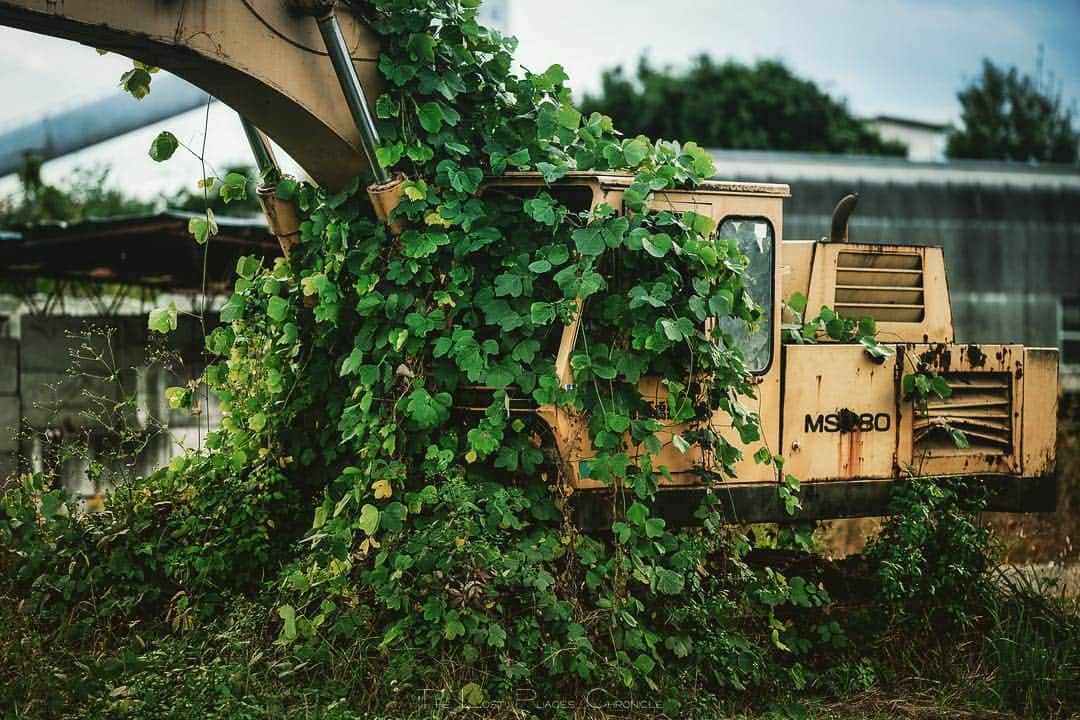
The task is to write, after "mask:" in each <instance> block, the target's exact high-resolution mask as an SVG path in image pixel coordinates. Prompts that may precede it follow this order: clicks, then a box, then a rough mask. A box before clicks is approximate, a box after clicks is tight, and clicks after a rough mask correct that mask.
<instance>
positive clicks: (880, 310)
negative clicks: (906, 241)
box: [834, 252, 925, 322]
mask: <svg viewBox="0 0 1080 720" xmlns="http://www.w3.org/2000/svg"><path fill="white" fill-rule="evenodd" d="M834 304H835V308H834V309H835V310H836V311H837V312H839V313H840V314H841V315H845V316H847V317H855V318H859V317H872V318H874V319H875V320H878V321H884V322H922V319H923V316H924V315H925V308H924V306H923V267H922V256H921V255H918V254H914V253H912V254H897V253H888V254H886V253H870V252H841V253H840V254H839V257H838V258H837V264H836V300H835V303H834Z"/></svg>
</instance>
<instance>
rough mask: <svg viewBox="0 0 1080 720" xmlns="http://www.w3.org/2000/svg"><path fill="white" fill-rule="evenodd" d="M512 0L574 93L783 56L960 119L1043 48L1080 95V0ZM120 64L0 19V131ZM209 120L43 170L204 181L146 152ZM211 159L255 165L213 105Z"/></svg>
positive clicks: (522, 33) (874, 100)
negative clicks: (975, 84)
mask: <svg viewBox="0 0 1080 720" xmlns="http://www.w3.org/2000/svg"><path fill="white" fill-rule="evenodd" d="M507 1H508V7H509V13H508V22H509V30H510V32H511V33H512V34H514V35H516V36H517V37H518V38H519V40H520V46H519V49H518V55H517V58H518V61H519V62H520V63H521V64H522V65H524V66H526V67H529V68H530V69H535V70H543V69H544V68H546V67H547V66H548V65H550V64H551V63H554V62H558V63H561V64H562V65H563V66H564V67H565V68H566V69H567V71H568V73H569V74H570V77H571V84H572V86H573V87H574V89H575V92H576V93H577V94H578V95H579V96H580V94H581V93H582V92H583V91H589V90H595V89H597V88H598V87H599V83H600V75H601V72H602V71H603V70H604V69H605V68H609V67H612V66H614V65H618V64H623V65H627V66H629V67H630V68H632V67H633V66H634V65H636V62H637V58H638V57H640V56H641V55H642V54H643V53H647V54H648V56H649V58H650V59H651V60H652V62H653V63H654V64H655V65H661V66H662V65H672V66H675V67H684V66H686V65H687V64H688V63H689V62H690V59H691V58H692V57H694V56H695V55H697V54H700V53H708V54H709V55H711V56H712V57H714V58H716V59H727V58H734V59H736V60H739V61H743V62H753V61H754V60H757V59H761V58H779V59H782V60H784V61H785V62H786V63H787V64H788V65H789V66H790V67H791V68H793V69H794V70H795V72H797V73H798V74H800V75H802V76H805V77H808V78H810V79H812V80H814V81H815V82H817V83H818V84H819V85H820V86H821V87H823V88H824V89H825V90H827V91H828V92H829V93H831V94H833V95H835V96H839V97H843V98H846V99H847V100H848V103H849V105H850V107H851V108H852V109H853V110H854V111H855V112H856V113H858V114H860V115H864V116H873V115H878V114H888V115H898V116H902V117H909V118H914V119H919V120H926V121H930V122H953V123H956V122H957V121H958V118H959V106H958V104H957V102H956V90H957V89H958V88H959V87H961V86H962V85H963V84H964V83H965V82H966V81H967V80H970V79H971V78H972V77H974V76H975V75H976V74H977V73H978V72H979V69H980V66H981V63H982V58H984V57H988V58H990V59H991V60H993V61H994V62H995V63H997V64H999V65H1016V66H1017V67H1019V68H1020V69H1021V70H1022V71H1025V72H1029V73H1032V74H1034V72H1035V70H1036V58H1037V53H1038V48H1039V46H1040V45H1042V46H1043V47H1044V68H1045V70H1044V73H1048V72H1051V71H1052V72H1053V73H1054V75H1055V77H1056V78H1057V80H1058V81H1059V82H1060V83H1061V86H1062V89H1063V94H1064V96H1065V97H1066V98H1067V99H1070V100H1073V101H1075V100H1076V99H1078V98H1080V43H1078V42H1077V33H1078V31H1080V0H1035V1H1025V2H1021V1H1020V0H1012V1H1010V0H984V1H983V2H975V1H974V0H956V1H955V2H930V1H929V0H828V1H821V0H818V1H809V0H802V1H796V0H755V1H754V2H749V1H748V0H744V1H743V2H727V1H724V2H720V1H717V0H666V1H665V2H662V3H657V2H644V1H643V0H507ZM127 67H130V62H129V61H127V60H125V59H124V58H121V57H118V56H115V55H106V56H103V57H102V56H99V55H98V54H97V53H96V52H95V51H94V50H93V49H92V48H87V47H83V46H80V45H77V44H75V43H70V42H67V41H63V40H57V39H54V38H47V37H42V36H37V35H32V34H30V33H26V32H22V31H18V30H12V29H8V28H0V96H2V97H3V98H4V103H3V104H0V130H2V129H7V128H9V127H11V126H13V125H17V124H19V123H20V122H22V121H29V120H33V119H35V118H36V117H39V116H40V114H41V113H46V112H55V111H56V110H58V109H63V108H66V107H70V106H72V105H78V104H79V103H81V102H85V101H89V100H93V99H96V98H99V97H101V96H102V95H104V94H107V93H111V92H115V91H116V86H117V80H118V78H119V76H120V74H121V73H122V72H123V71H124V70H125V69H126V68H127ZM132 102H135V101H134V100H132ZM203 119H204V113H203V112H201V111H196V112H192V113H188V114H187V115H184V116H180V117H178V118H174V119H172V120H170V121H167V122H165V123H162V124H161V125H159V126H154V127H149V128H145V129H143V130H141V131H138V132H135V133H131V134H129V135H127V136H124V137H122V138H118V139H115V140H112V141H110V142H107V143H103V144H101V145H98V146H96V147H94V148H90V149H88V150H85V151H83V152H80V153H78V154H76V155H72V156H69V157H67V158H63V159H60V160H56V161H53V162H51V163H49V164H48V165H47V166H46V178H47V179H48V180H49V181H51V182H57V181H58V180H61V179H62V178H63V177H64V176H65V175H66V174H67V173H69V172H70V171H71V169H72V168H73V167H76V166H80V165H81V166H89V165H96V164H108V165H111V166H112V175H113V179H114V182H117V183H122V184H123V185H124V186H125V187H127V188H129V189H131V190H134V191H135V192H137V193H138V194H140V195H143V196H154V195H156V194H157V193H159V192H161V191H173V190H175V189H176V188H178V187H179V186H181V185H183V184H185V183H188V184H190V183H193V182H194V181H195V180H196V179H197V178H198V177H199V176H200V170H199V167H198V164H197V163H196V162H195V161H194V160H190V159H179V160H178V159H177V158H180V154H179V153H178V154H177V156H176V158H174V160H173V161H170V162H169V163H166V164H165V165H157V164H155V163H154V162H153V161H151V160H150V159H149V157H147V155H146V149H147V147H148V146H149V144H150V141H151V140H152V139H153V137H154V136H155V135H156V134H157V133H158V132H159V131H160V130H162V129H166V128H167V129H170V130H172V131H173V132H175V133H176V134H177V136H178V137H180V139H181V140H183V141H185V142H188V143H190V144H193V145H196V146H197V145H199V144H200V143H201V140H202V129H203ZM207 156H208V158H209V159H210V161H211V162H212V163H213V164H215V165H218V166H222V165H227V164H230V163H237V162H239V163H249V162H250V155H249V153H248V150H247V146H246V143H245V142H244V139H243V135H242V134H241V132H240V129H239V125H238V123H237V122H236V119H235V115H234V114H232V113H231V112H230V111H229V110H228V108H225V107H221V106H220V105H218V106H215V107H214V108H213V109H212V110H211V112H210V132H209V136H208V139H207ZM11 189H12V181H11V179H10V178H9V179H8V180H6V181H0V194H7V193H9V192H10V191H11Z"/></svg>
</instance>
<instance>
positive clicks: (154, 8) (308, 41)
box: [0, 0, 1058, 525]
mask: <svg viewBox="0 0 1080 720" xmlns="http://www.w3.org/2000/svg"><path fill="white" fill-rule="evenodd" d="M0 23H2V24H6V25H11V26H14V27H19V28H23V29H27V30H31V31H35V32H39V33H43V34H47V35H53V36H58V37H63V38H67V39H71V40H75V41H78V42H81V43H85V44H88V45H92V46H94V47H99V48H105V49H108V50H111V51H116V52H119V53H122V54H125V55H129V56H131V57H135V58H138V59H139V60H141V61H143V62H146V63H151V64H153V65H156V66H159V67H162V68H165V69H167V70H169V71H171V72H173V73H175V74H176V75H179V76H181V77H183V78H185V79H186V80H188V81H190V82H192V83H193V84H195V85H198V86H199V87H201V88H203V89H205V90H206V91H207V92H209V93H211V94H213V95H214V96H215V97H217V98H218V99H219V100H221V101H222V102H224V103H226V104H228V105H229V106H231V107H232V108H233V109H235V110H236V111H237V112H238V113H239V114H240V115H241V116H242V118H243V119H244V120H245V122H246V125H245V128H246V130H247V132H248V138H249V141H250V142H251V145H252V148H253V151H254V153H255V156H256V160H257V162H258V164H259V165H260V168H261V169H262V170H264V171H266V170H268V169H271V168H273V166H274V158H273V154H272V152H271V150H270V145H269V143H268V142H267V139H266V138H267V136H269V137H270V138H273V140H274V141H275V142H276V143H278V144H279V145H280V146H281V147H282V148H283V149H284V150H285V151H287V152H288V153H289V154H290V155H291V156H292V157H293V158H295V159H296V160H297V161H298V162H299V163H300V164H301V165H302V166H303V167H304V168H305V170H306V171H307V172H308V173H309V174H310V176H311V178H313V179H314V180H315V181H316V182H317V183H320V184H322V185H324V186H326V187H330V188H340V187H343V186H345V185H346V184H347V183H348V182H349V181H350V180H351V179H352V178H353V177H355V176H356V175H357V174H358V173H361V172H363V171H365V170H369V171H371V173H372V174H373V175H374V177H375V181H374V183H373V184H372V185H371V186H370V187H369V188H368V193H369V195H370V196H371V198H372V204H373V207H374V209H375V212H376V214H377V215H378V216H379V218H380V219H381V220H384V221H387V220H388V219H389V218H390V216H391V213H392V211H393V208H394V207H395V205H396V202H397V199H398V197H399V195H400V183H401V178H395V177H388V176H387V175H386V172H385V170H383V169H382V168H381V167H379V165H378V164H377V163H375V162H373V159H374V148H375V146H376V145H377V144H378V142H379V138H378V133H377V130H376V127H375V124H374V122H373V119H372V116H371V108H372V107H373V105H372V103H373V101H374V99H375V98H376V97H378V95H379V93H380V89H381V80H380V75H379V72H378V69H377V60H378V38H377V36H376V35H375V34H374V33H372V32H371V31H370V29H368V28H367V27H366V26H365V25H364V23H363V22H362V21H361V20H359V19H358V18H356V17H355V16H353V15H352V14H350V13H349V12H348V10H347V8H338V9H336V10H335V8H334V7H333V4H332V3H330V4H328V3H325V2H319V1H317V0H291V1H290V0H236V1H235V2H233V1H230V2H221V1H220V0H186V1H185V2H178V1H176V0H66V1H64V2H56V1H55V0H0ZM266 176H267V177H272V176H273V175H272V173H271V174H267V175H266ZM631 181H632V177H631V176H628V175H620V174H611V173H603V172H587V171H586V172H570V173H569V174H568V175H566V176H565V177H564V178H562V179H561V180H559V181H557V182H556V183H554V184H548V183H545V181H544V179H543V177H542V176H541V175H540V174H539V173H529V172H522V173H508V174H505V175H502V176H499V177H497V178H491V179H490V180H489V181H488V182H487V183H486V184H485V186H484V187H485V188H488V189H490V188H493V187H503V188H506V187H510V188H514V189H515V191H516V192H519V193H525V194H527V193H528V192H530V191H531V192H539V191H540V190H541V189H544V190H546V191H548V192H551V193H553V194H557V195H558V197H559V198H560V200H561V201H562V202H564V203H565V204H566V205H568V206H572V207H575V208H577V209H581V210H588V209H590V208H593V207H596V206H597V205H599V204H601V203H606V204H608V205H610V206H611V207H612V208H614V209H615V210H616V212H621V211H622V196H623V193H624V192H625V190H626V188H627V187H628V185H629V184H630V182H631ZM789 195H790V192H789V188H788V186H786V185H782V184H766V183H746V182H725V181H708V182H705V183H703V184H701V185H699V186H696V187H693V188H688V189H685V190H675V191H664V192H661V193H658V194H657V196H656V197H655V199H654V203H653V207H654V208H656V209H668V210H671V211H673V212H685V211H691V210H692V211H693V212H695V213H698V214H700V215H705V216H707V217H709V218H711V219H712V220H713V221H714V222H715V224H716V227H717V231H718V232H721V233H728V234H730V236H731V237H735V238H737V239H738V241H739V243H740V249H741V250H742V251H743V252H744V253H745V254H746V255H747V256H748V257H749V258H750V266H749V267H750V272H751V273H753V274H754V276H755V278H756V280H757V282H754V283H752V290H751V292H752V293H753V294H754V295H755V297H754V300H755V301H756V303H757V304H758V305H759V306H760V307H761V308H763V309H764V313H765V314H764V318H763V321H762V322H761V323H760V324H759V326H758V327H757V328H755V329H754V330H753V331H750V330H746V329H743V330H742V331H741V332H736V333H733V334H734V335H735V336H736V339H737V341H738V343H739V344H740V346H741V349H742V351H743V355H744V356H745V358H746V365H747V368H748V370H750V371H751V372H752V373H753V378H754V385H755V388H756V398H755V399H754V403H756V406H755V408H754V410H755V411H756V412H757V413H758V414H759V415H760V418H761V426H762V435H763V438H762V440H763V442H764V443H765V444H766V445H767V447H769V448H771V449H773V451H774V452H776V453H783V455H784V456H785V458H786V465H785V471H786V472H789V473H791V474H793V475H794V476H796V477H798V478H799V479H800V480H801V481H802V497H801V499H802V508H801V509H800V510H799V511H798V515H797V517H801V518H807V519H810V518H838V517H856V516H874V515H881V514H884V513H885V512H886V508H887V505H888V501H889V493H890V489H891V488H892V487H893V485H894V484H895V483H898V482H904V481H905V479H906V478H908V477H910V476H911V475H932V476H962V477H966V478H970V479H971V481H972V483H973V486H976V487H979V488H983V489H985V491H986V493H987V497H988V504H987V507H988V509H991V510H1002V511H1046V510H1052V509H1053V507H1054V503H1055V496H1056V482H1055V475H1054V471H1055V467H1054V466H1055V442H1056V435H1055V423H1054V422H1053V418H1054V417H1055V416H1056V405H1057V396H1058V357H1057V353H1058V351H1057V349H1045V348H1027V347H1024V346H1022V345H1015V344H1006V343H1003V344H996V345H988V344H980V345H973V344H956V343H955V342H954V334H953V324H952V316H951V311H950V300H949V291H948V284H947V281H946V268H945V262H944V256H943V253H942V250H941V249H940V248H935V247H921V246H918V247H917V246H902V245H867V244H855V243H851V242H848V237H847V222H848V217H849V216H850V214H851V211H852V209H853V207H854V199H853V198H847V199H845V200H844V201H842V202H841V204H840V205H839V206H838V207H837V210H836V212H835V215H834V222H833V227H832V232H831V235H830V237H829V238H826V239H822V240H818V241H799V240H789V239H786V238H785V237H784V234H783V230H784V216H783V210H784V200H785V198H787V197H788V196H789ZM259 198H260V201H261V202H262V205H263V208H264V210H265V214H266V216H267V220H268V222H269V225H270V228H271V231H272V232H273V233H274V234H275V235H276V236H277V237H278V239H279V241H280V242H281V245H282V248H283V250H284V251H285V252H286V254H287V253H288V250H289V248H290V246H291V244H292V243H293V242H295V239H296V235H297V232H298V225H299V221H298V215H297V211H296V209H295V208H294V207H293V206H292V205H291V204H290V203H288V202H286V201H283V200H280V199H278V198H277V197H276V195H275V193H274V187H273V185H272V183H268V184H264V185H263V186H261V187H260V188H259ZM393 229H394V228H393V222H392V223H391V230H393ZM795 293H798V294H800V295H801V296H803V297H805V298H806V305H807V306H808V307H814V308H816V307H821V306H828V307H830V308H833V309H835V311H836V312H837V313H840V314H841V315H844V316H847V317H854V318H859V317H867V318H872V319H873V320H874V321H876V327H877V329H878V340H879V341H880V342H882V343H883V344H885V345H887V346H889V347H891V348H893V349H894V350H895V351H894V352H891V353H888V354H887V355H886V356H885V357H871V356H870V355H868V353H866V352H865V348H864V347H863V346H862V345H858V344H843V343H836V342H830V341H829V340H828V338H823V339H822V340H821V341H820V342H816V343H808V344H785V343H784V342H782V333H783V330H784V325H785V322H790V321H791V319H792V316H791V313H792V309H791V308H789V307H787V306H785V305H784V303H783V302H782V301H781V299H782V298H788V297H791V296H792V295H793V294H795ZM577 336H578V332H577V323H576V322H575V323H573V324H571V325H569V326H567V327H566V328H565V329H564V330H563V332H562V335H561V339H560V342H559V344H558V348H557V355H556V357H555V361H556V367H557V371H558V373H559V376H560V382H562V383H564V384H567V385H569V384H572V383H573V381H574V380H573V369H572V367H571V365H570V363H569V358H570V356H571V353H572V351H573V349H574V346H575V343H576V341H577ZM916 369H918V370H919V371H920V372H925V373H930V374H933V375H934V376H935V377H940V378H942V379H943V380H944V382H945V383H947V384H948V386H949V388H950V390H951V392H950V393H945V394H944V395H945V396H944V397H942V396H940V395H939V396H936V397H935V396H931V397H929V398H924V399H922V400H921V401H920V399H919V398H916V397H912V395H911V393H910V392H908V391H907V390H908V389H906V388H905V387H904V377H905V374H907V373H909V372H913V371H915V370H916ZM641 383H642V386H641V388H642V391H643V394H644V395H647V396H648V395H650V394H653V395H655V396H656V399H657V401H660V400H662V397H660V396H661V394H662V392H663V388H661V387H659V385H658V384H657V383H655V382H654V381H653V380H652V379H650V378H648V377H645V378H643V379H642V380H641ZM650 383H652V384H650ZM511 411H512V412H516V413H528V414H533V415H535V416H537V417H538V418H539V419H540V420H541V421H542V422H543V423H545V424H546V425H547V426H548V427H549V428H550V431H551V434H552V436H553V438H554V445H555V447H556V449H557V452H558V455H559V462H560V463H561V465H562V468H563V472H564V474H565V476H566V477H568V478H569V481H570V483H571V484H572V485H573V487H574V490H575V493H574V497H575V502H577V507H578V516H579V520H580V522H581V523H583V524H586V525H593V524H596V523H602V522H604V521H605V519H604V518H603V517H598V515H602V513H603V512H604V507H605V503H602V502H600V503H589V502H588V498H590V497H594V496H597V495H599V494H602V493H604V492H606V489H605V488H604V487H603V486H602V485H601V484H599V483H597V482H596V481H595V480H592V479H590V478H589V477H588V472H587V467H588V461H589V458H590V457H591V453H592V449H591V447H590V444H589V440H588V434H587V432H586V425H587V418H583V417H581V416H578V415H575V414H574V413H573V412H572V411H569V410H567V409H565V408H557V407H555V406H544V405H540V406H538V405H536V404H535V403H532V401H531V399H529V398H520V399H518V400H515V401H514V402H513V403H512V405H511ZM705 421H708V422H713V423H715V424H716V425H717V426H718V429H719V430H720V431H721V432H722V433H723V432H724V428H723V424H724V418H723V417H721V416H719V415H718V416H717V417H715V418H712V419H707V420H705ZM678 430H679V428H678V426H674V425H672V426H670V427H668V428H667V429H666V432H668V433H669V434H675V433H677V432H678ZM728 430H729V431H730V428H728ZM956 431H959V432H961V433H963V435H964V437H965V438H966V440H965V442H963V443H956V442H954V438H955V435H954V433H955V432H956ZM727 434H728V435H729V436H730V437H729V439H730V440H731V441H732V442H733V443H736V444H738V437H737V435H734V434H733V433H730V432H729V433H727ZM959 445H963V446H962V447H961V446H959ZM747 455H749V453H747ZM659 461H660V462H661V463H664V464H666V465H667V467H668V469H669V470H670V478H668V479H665V480H664V481H663V482H662V492H661V493H660V498H659V500H658V502H659V504H660V505H661V506H662V508H664V511H665V512H667V513H668V514H669V515H672V516H676V517H677V516H679V515H680V512H682V513H685V514H686V516H687V517H688V516H689V513H690V512H692V510H693V508H695V507H697V504H698V503H697V502H696V501H694V500H693V499H692V496H694V495H700V494H701V493H702V492H703V491H704V489H705V486H704V484H703V483H704V482H705V481H704V480H703V478H706V477H708V473H707V472H702V470H703V469H704V470H708V468H709V466H710V464H711V463H713V462H714V460H713V459H712V458H710V457H708V455H707V454H706V453H704V452H697V453H696V454H695V453H694V452H687V453H681V452H678V451H677V450H675V449H674V447H673V446H672V444H671V443H669V444H667V445H665V447H664V451H663V453H662V455H661V457H660V460H659ZM775 487H776V477H775V469H774V468H773V467H771V466H768V465H762V464H757V463H755V462H754V461H753V459H752V458H750V457H745V458H744V459H743V460H742V461H740V462H739V463H738V464H737V466H736V477H735V478H734V479H728V480H727V481H726V482H725V483H724V486H723V489H722V491H721V492H719V493H718V496H719V497H720V504H721V510H722V511H723V513H724V515H725V517H726V518H727V519H729V520H732V521H740V522H754V521H769V520H779V519H783V518H786V517H787V516H786V515H785V514H784V511H783V508H782V505H781V503H780V500H779V499H778V497H777V493H776V491H775Z"/></svg>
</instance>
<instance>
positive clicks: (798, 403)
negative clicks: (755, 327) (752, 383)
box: [782, 345, 897, 481]
mask: <svg viewBox="0 0 1080 720" xmlns="http://www.w3.org/2000/svg"><path fill="white" fill-rule="evenodd" d="M896 391H897V375H896V356H895V355H893V356H892V357H890V358H888V359H886V360H885V362H884V363H881V364H877V363H875V362H872V361H871V360H870V358H869V357H868V356H867V354H866V352H865V351H864V349H863V347H862V346H861V345H788V346H785V347H784V403H783V413H784V425H783V438H784V444H783V448H782V452H783V454H784V456H785V458H786V459H787V462H786V463H785V466H784V468H785V470H786V471H787V472H790V473H791V474H793V475H794V476H795V477H797V478H800V479H802V480H804V481H815V480H842V479H851V478H888V477H892V476H893V474H894V468H895V460H896V457H895V454H896V444H897V440H896Z"/></svg>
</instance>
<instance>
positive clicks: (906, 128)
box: [866, 115, 950, 162]
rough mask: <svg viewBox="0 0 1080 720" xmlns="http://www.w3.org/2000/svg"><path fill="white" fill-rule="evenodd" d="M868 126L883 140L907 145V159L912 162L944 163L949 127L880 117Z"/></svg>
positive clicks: (905, 119) (869, 122)
mask: <svg viewBox="0 0 1080 720" xmlns="http://www.w3.org/2000/svg"><path fill="white" fill-rule="evenodd" d="M866 124H867V125H869V126H870V127H872V128H873V129H874V130H877V132H878V135H880V136H881V139H882V140H894V141H896V142H901V143H903V144H904V145H907V149H908V151H907V159H908V160H911V161H912V162H942V161H943V160H944V159H945V141H946V139H947V138H948V135H949V129H950V126H949V125H937V124H935V123H928V122H922V121H921V120H910V119H907V118H898V117H890V116H888V115H878V116H877V117H874V118H870V119H869V120H867V121H866Z"/></svg>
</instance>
